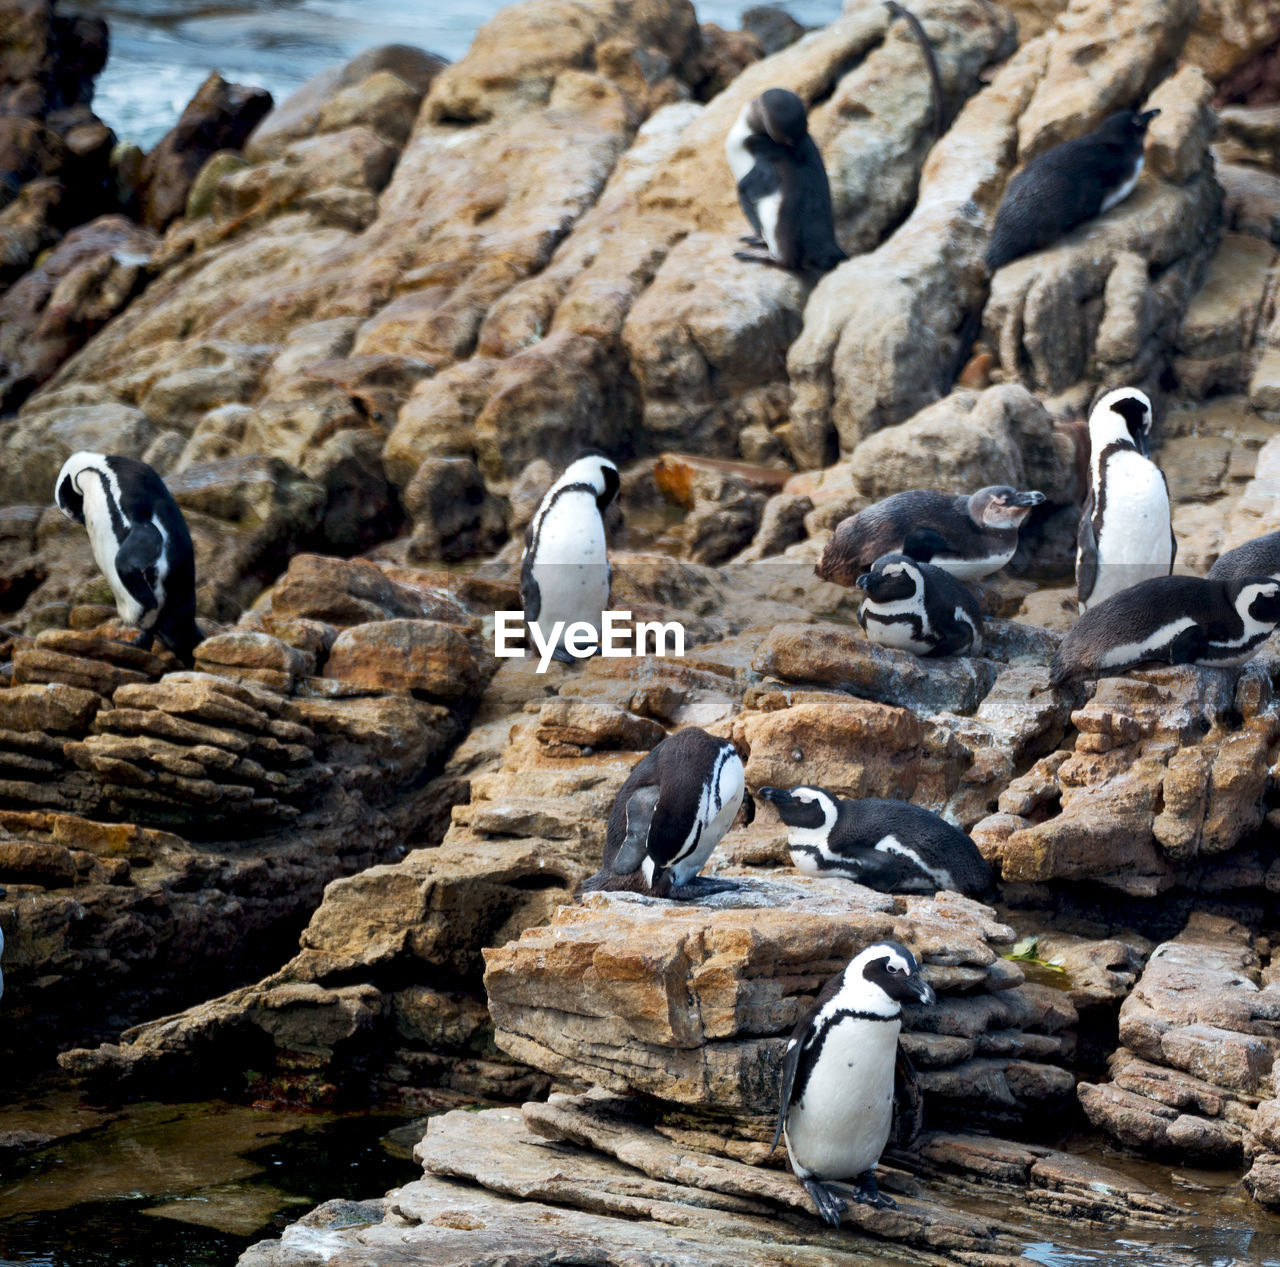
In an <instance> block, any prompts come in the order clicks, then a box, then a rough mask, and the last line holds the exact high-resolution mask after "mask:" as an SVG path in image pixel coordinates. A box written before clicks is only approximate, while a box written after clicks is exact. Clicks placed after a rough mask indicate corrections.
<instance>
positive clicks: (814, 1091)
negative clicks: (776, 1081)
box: [773, 941, 935, 1227]
mask: <svg viewBox="0 0 1280 1267" xmlns="http://www.w3.org/2000/svg"><path fill="white" fill-rule="evenodd" d="M908 1000H911V1001H916V1002H920V1003H924V1004H929V1003H933V1002H935V995H934V992H933V988H932V987H931V986H930V985H929V983H928V982H927V981H925V979H924V977H923V975H922V974H921V971H920V965H919V964H917V963H916V960H915V956H914V955H913V954H912V953H911V951H909V950H908V949H907V948H906V947H905V946H903V945H901V944H900V943H899V942H896V941H882V942H877V943H876V944H875V945H873V946H868V947H867V948H866V949H865V950H864V951H862V952H861V953H859V954H858V955H856V956H855V957H854V958H853V960H852V961H851V962H850V964H849V966H848V967H847V968H845V970H844V971H843V972H842V973H841V974H840V975H839V976H837V977H833V978H832V979H831V980H830V981H828V982H827V984H826V985H825V986H824V987H823V989H822V992H821V993H820V994H819V995H818V997H817V999H816V1000H815V1001H814V1004H813V1006H812V1007H811V1008H810V1009H809V1011H808V1012H806V1013H805V1015H804V1016H803V1017H802V1018H801V1019H800V1022H799V1024H797V1025H796V1027H795V1029H794V1030H793V1031H792V1034H791V1038H790V1040H789V1041H788V1043H787V1049H786V1056H785V1057H784V1059H783V1065H782V1087H781V1092H780V1095H779V1100H778V1127H777V1130H776V1131H775V1132H774V1136H773V1147H774V1148H776V1147H777V1146H778V1140H779V1139H783V1140H785V1141H786V1145H787V1156H788V1158H789V1159H790V1161H791V1169H792V1170H793V1171H795V1174H796V1178H797V1179H799V1180H800V1182H801V1183H802V1184H804V1186H805V1189H806V1191H807V1192H808V1193H809V1195H810V1197H812V1198H813V1203H814V1205H815V1206H816V1207H817V1209H818V1213H819V1215H821V1217H822V1218H823V1219H824V1220H825V1221H826V1222H827V1223H830V1224H831V1225H832V1227H837V1226H839V1223H840V1216H841V1215H842V1214H843V1213H844V1212H845V1210H846V1209H847V1208H848V1207H847V1205H846V1203H845V1201H844V1199H843V1198H842V1197H841V1196H839V1195H838V1194H837V1193H835V1192H833V1191H832V1190H831V1188H830V1187H828V1186H827V1185H828V1183H829V1181H831V1180H842V1179H844V1180H851V1181H852V1183H851V1184H849V1185H841V1186H842V1187H843V1188H844V1190H845V1191H846V1192H848V1193H849V1194H850V1195H851V1196H852V1197H853V1198H854V1200H856V1201H860V1202H865V1203H866V1204H867V1205H873V1206H877V1207H881V1208H884V1207H888V1208H892V1207H894V1206H896V1205H897V1202H896V1201H894V1200H893V1199H892V1198H891V1197H886V1196H884V1195H883V1194H882V1193H881V1192H880V1190H879V1188H878V1187H877V1185H876V1177H875V1168H876V1163H877V1162H879V1160H880V1154H881V1153H882V1152H883V1151H884V1148H885V1145H886V1144H887V1143H888V1141H889V1135H890V1132H891V1130H892V1128H893V1093H894V1073H895V1069H897V1068H899V1053H898V1034H899V1032H900V1030H901V1029H902V1004H903V1003H904V1002H906V1001H908ZM904 1063H905V1067H906V1070H910V1062H909V1061H905V1060H904Z"/></svg>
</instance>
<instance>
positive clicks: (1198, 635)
mask: <svg viewBox="0 0 1280 1267" xmlns="http://www.w3.org/2000/svg"><path fill="white" fill-rule="evenodd" d="M1208 650H1209V633H1208V630H1206V629H1205V627H1204V626H1203V625H1192V626H1191V627H1190V628H1189V629H1184V630H1183V631H1182V632H1181V633H1180V634H1179V635H1178V636H1177V637H1176V638H1175V639H1174V640H1173V641H1172V642H1171V643H1170V644H1169V663H1170V664H1196V663H1198V662H1199V660H1200V659H1201V657H1202V656H1204V655H1205V654H1206V653H1207V652H1208Z"/></svg>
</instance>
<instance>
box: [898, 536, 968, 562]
mask: <svg viewBox="0 0 1280 1267" xmlns="http://www.w3.org/2000/svg"><path fill="white" fill-rule="evenodd" d="M902 553H903V554H905V555H906V556H907V558H909V559H914V560H915V561H916V562H917V563H928V562H930V561H931V560H932V559H933V556H934V555H935V554H943V555H952V554H955V553H956V549H955V547H954V546H952V544H951V542H949V541H948V540H947V539H946V537H944V536H943V535H942V533H940V532H939V531H938V530H937V529H936V528H912V529H911V531H910V532H909V533H907V535H906V536H905V537H904V538H903V539H902Z"/></svg>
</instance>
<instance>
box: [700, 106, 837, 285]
mask: <svg viewBox="0 0 1280 1267" xmlns="http://www.w3.org/2000/svg"><path fill="white" fill-rule="evenodd" d="M724 149H725V156H726V157H727V158H728V160H729V167H730V169H731V170H732V172H733V178H734V180H735V181H737V184H738V201H739V202H740V203H741V204H742V210H743V212H744V214H745V215H746V217H747V220H748V221H749V222H750V224H751V228H752V230H753V234H752V236H750V237H747V238H745V239H744V241H746V242H747V243H748V244H749V245H750V246H751V247H752V248H753V250H752V251H751V252H747V251H738V252H736V256H737V258H738V259H740V260H747V261H750V262H752V263H757V264H773V265H775V266H776V267H778V268H787V269H797V270H802V271H808V272H814V273H826V272H829V271H830V270H831V269H833V268H835V266H836V265H837V264H839V263H841V262H842V261H843V260H845V259H847V258H848V256H846V255H845V253H844V252H843V251H842V250H841V249H840V247H839V245H838V244H837V242H836V235H835V222H834V219H833V217H832V212H831V187H830V185H829V184H828V183H827V171H826V168H825V167H823V165H822V155H821V154H820V153H819V152H818V147H817V146H816V145H815V144H814V141H813V137H811V136H810V135H809V120H808V116H807V113H806V111H805V105H804V102H803V101H801V100H800V98H799V97H797V96H796V94H795V93H794V92H790V91H788V90H787V89H786V88H769V89H767V90H766V91H765V92H762V93H761V94H760V95H759V96H758V97H753V98H752V99H751V100H750V101H749V102H747V104H746V105H745V106H744V107H743V109H742V113H741V114H739V115H738V118H737V121H736V122H735V123H734V125H733V127H732V128H730V129H729V135H728V136H727V137H726V138H725V145H724Z"/></svg>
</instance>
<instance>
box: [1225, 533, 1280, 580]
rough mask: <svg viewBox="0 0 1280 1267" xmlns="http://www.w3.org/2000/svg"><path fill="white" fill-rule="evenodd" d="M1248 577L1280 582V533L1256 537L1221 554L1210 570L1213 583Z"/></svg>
mask: <svg viewBox="0 0 1280 1267" xmlns="http://www.w3.org/2000/svg"><path fill="white" fill-rule="evenodd" d="M1246 576H1269V577H1270V578H1271V579H1272V580H1273V581H1280V532H1269V533H1267V535H1266V536H1265V537H1254V539H1253V540H1252V541H1246V542H1245V543H1244V545H1242V546H1237V547H1236V548H1235V549H1234V550H1228V551H1227V552H1226V554H1220V555H1219V556H1218V561H1217V562H1216V563H1215V564H1214V565H1213V567H1211V568H1210V569H1209V579H1210V580H1211V581H1238V580H1240V579H1241V578H1243V577H1246Z"/></svg>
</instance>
